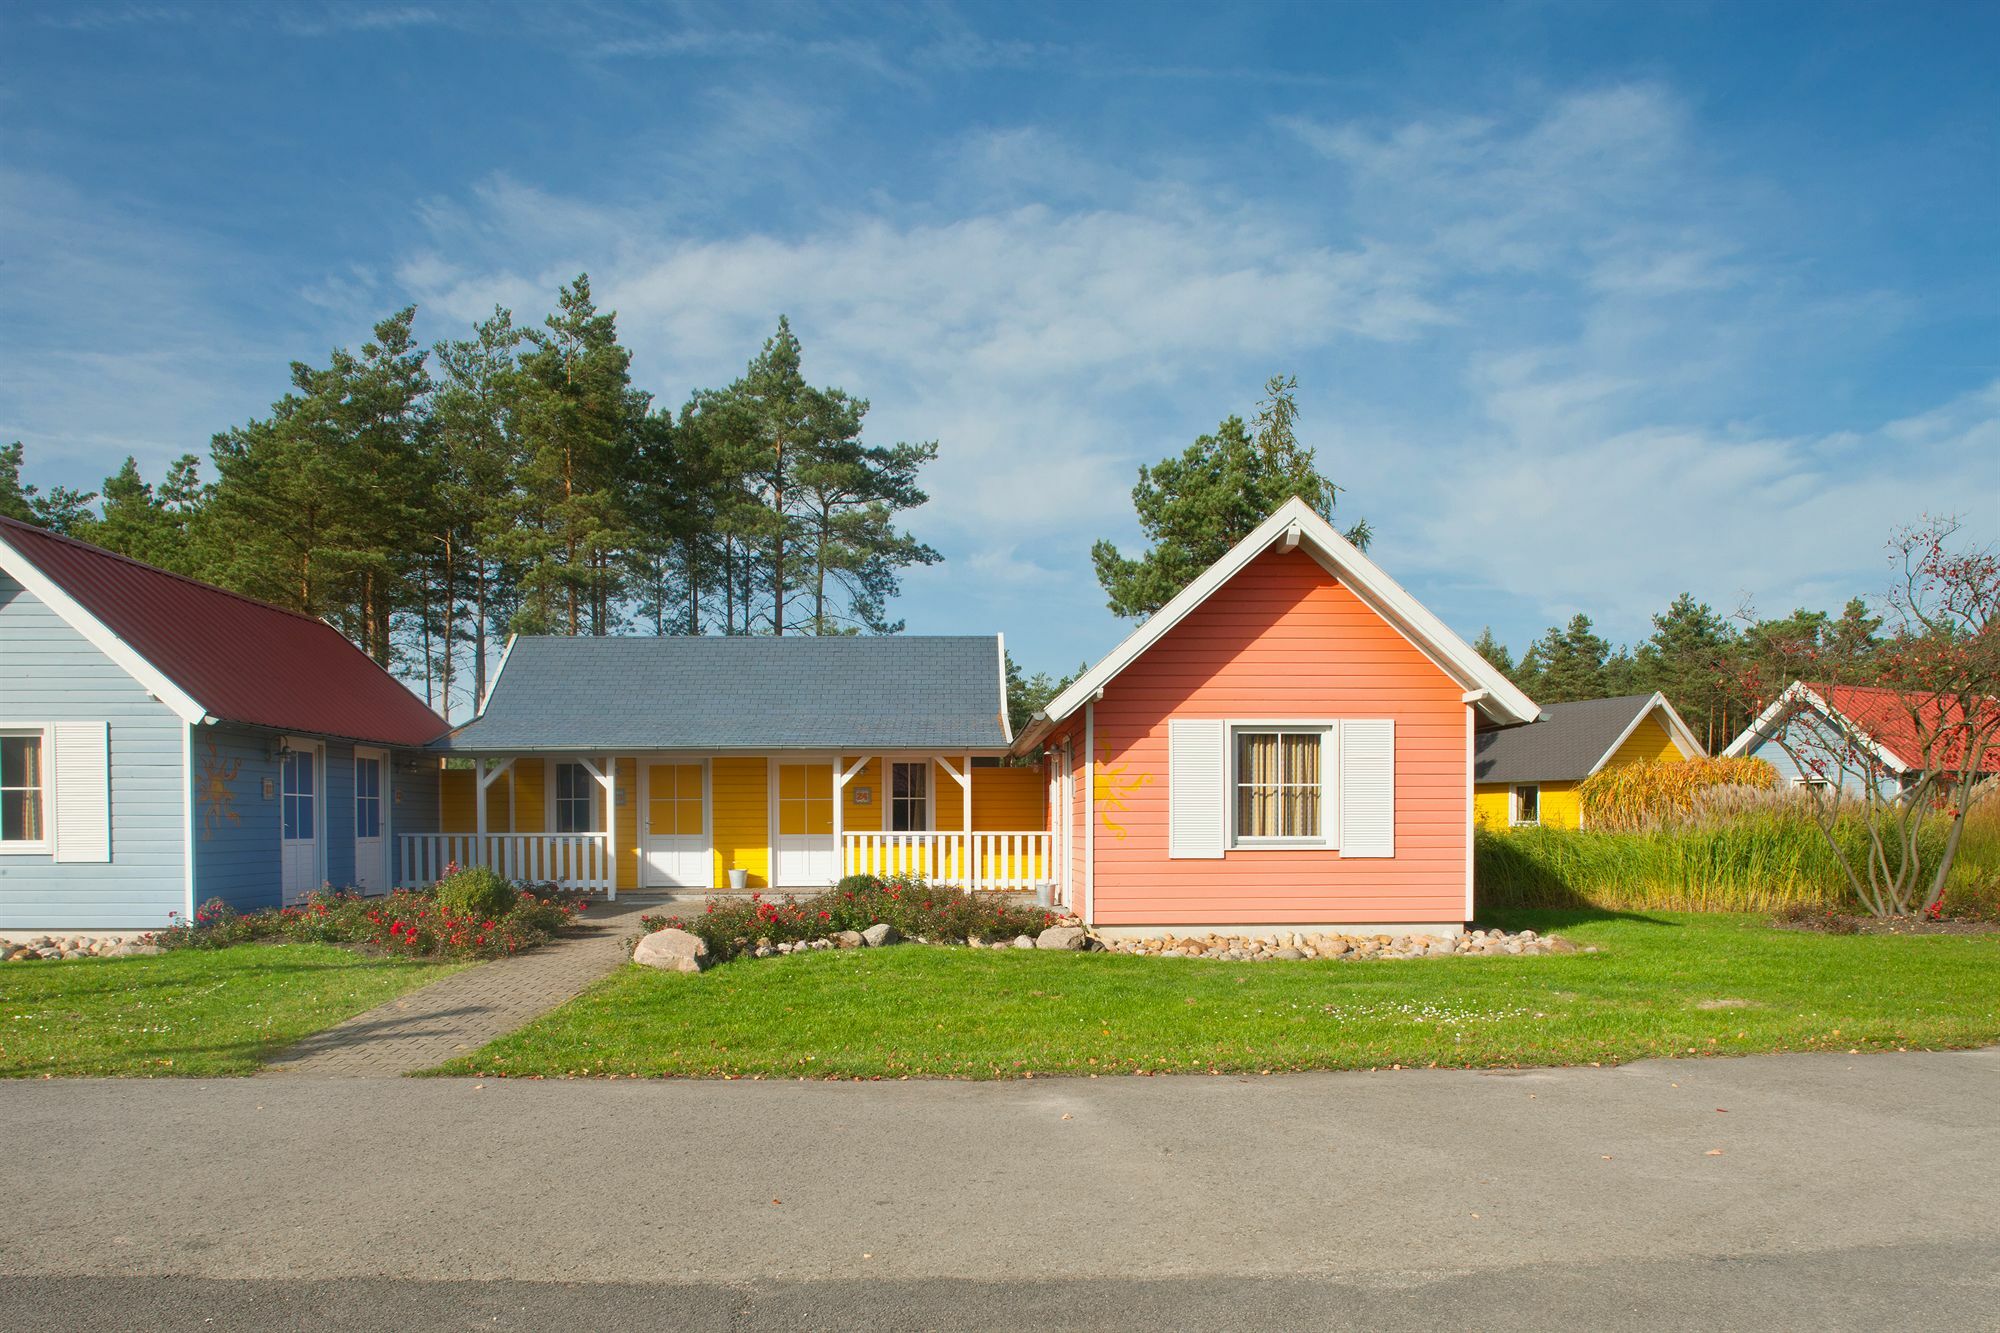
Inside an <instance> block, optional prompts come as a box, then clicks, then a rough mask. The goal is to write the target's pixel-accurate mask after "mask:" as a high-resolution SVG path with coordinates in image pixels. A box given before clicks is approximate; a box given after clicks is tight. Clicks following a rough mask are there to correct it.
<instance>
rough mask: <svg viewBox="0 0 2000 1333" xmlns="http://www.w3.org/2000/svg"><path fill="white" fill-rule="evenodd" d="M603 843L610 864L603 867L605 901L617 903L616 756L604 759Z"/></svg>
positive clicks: (607, 756) (608, 756)
mask: <svg viewBox="0 0 2000 1333" xmlns="http://www.w3.org/2000/svg"><path fill="white" fill-rule="evenodd" d="M604 842H605V851H606V852H607V853H608V854H609V856H610V858H611V863H610V864H609V865H608V866H606V867H605V871H604V873H605V877H606V878H605V886H604V889H605V892H604V896H605V900H606V901H607V902H614V903H615V902H617V901H618V756H617V755H615V754H613V755H606V756H605V758H604Z"/></svg>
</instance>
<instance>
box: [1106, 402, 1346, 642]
mask: <svg viewBox="0 0 2000 1333" xmlns="http://www.w3.org/2000/svg"><path fill="white" fill-rule="evenodd" d="M1297 387H1298V386H1297V382H1296V381H1295V380H1293V379H1291V378H1290V377H1288V376H1281V375H1274V376H1272V377H1271V379H1270V380H1269V381H1268V382H1267V383H1266V384H1265V386H1264V392H1265V396H1264V399H1263V401H1262V403H1261V404H1260V406H1259V410H1258V414H1257V429H1256V433H1255V434H1254V435H1253V434H1252V433H1251V431H1250V428H1249V427H1247V426H1245V425H1244V424H1243V419H1242V418H1241V417H1234V416H1232V417H1228V418H1226V419H1225V420H1224V421H1223V422H1222V424H1221V425H1220V426H1218V427H1217V428H1216V432H1215V434H1213V435H1203V436H1201V437H1200V438H1199V439H1197V440H1196V441H1195V442H1194V443H1193V444H1192V445H1190V446H1189V447H1188V448H1187V450H1186V451H1185V452H1183V453H1182V454H1181V455H1180V456H1179V457H1178V458H1168V459H1163V460H1162V461H1160V462H1159V463H1156V464H1154V465H1152V466H1151V467H1143V466H1142V467H1141V468H1140V469H1139V483H1138V485H1136V486H1134V487H1133V488H1132V507H1133V508H1134V509H1136V510H1137V511H1138V515H1139V526H1140V528H1141V530H1143V531H1144V532H1145V534H1146V539H1147V541H1148V542H1149V543H1150V546H1149V549H1148V550H1147V551H1146V553H1145V554H1144V555H1142V556H1140V557H1139V558H1137V559H1132V558H1129V557H1127V556H1125V555H1123V554H1121V553H1120V552H1119V550H1118V548H1117V546H1116V545H1114V544H1113V543H1111V542H1109V541H1100V542H1098V543H1096V544H1095V545H1094V546H1092V547H1091V551H1090V558H1091V563H1092V564H1093V565H1094V566H1095V568H1096V571H1097V581H1098V583H1100V584H1101V585H1102V586H1103V588H1104V591H1105V594H1106V596H1107V598H1108V602H1109V605H1110V607H1111V610H1112V612H1113V613H1114V614H1116V615H1121V616H1140V617H1143V616H1149V615H1151V614H1152V613H1153V612H1155V611H1157V610H1159V609H1160V608H1161V607H1162V606H1164V605H1166V603H1167V602H1168V601H1169V600H1170V599H1171V598H1172V597H1173V596H1174V594H1176V593H1178V592H1179V591H1180V590H1181V589H1182V588H1185V587H1186V586H1187V585H1188V584H1189V583H1190V582H1192V581H1193V580H1194V579H1195V577H1196V576H1197V575H1199V574H1200V573H1201V572H1202V571H1203V570H1204V569H1207V568H1208V567H1209V566H1210V565H1212V564H1214V563H1215V562H1216V561H1217V560H1219V559H1221V558H1222V556H1223V555H1225V554H1226V553H1227V552H1228V551H1229V549H1230V548H1231V547H1232V546H1234V545H1236V543H1237V542H1239V541H1241V540H1243V538H1245V537H1246V536H1248V535H1249V534H1250V532H1251V531H1252V530H1253V529H1254V528H1255V527H1256V526H1257V525H1258V524H1259V523H1262V522H1263V521H1264V520H1265V519H1266V518H1268V517H1269V516H1270V514H1271V512H1272V511H1273V510H1275V509H1277V508H1278V506H1279V505H1281V504H1283V503H1284V502H1285V501H1286V500H1289V499H1291V498H1293V497H1294V496H1297V497H1298V498H1300V499H1302V500H1304V501H1305V502H1306V503H1307V504H1308V505H1310V506H1312V508H1313V510H1314V511H1315V512H1317V513H1318V514H1319V515H1320V516H1321V517H1323V518H1326V519H1328V520H1329V521H1331V519H1332V517H1333V507H1334V501H1335V499H1336V498H1337V497H1338V495H1339V490H1340V488H1339V487H1337V486H1335V485H1334V484H1333V482H1332V481H1331V480H1329V479H1328V478H1327V477H1326V476H1325V475H1324V474H1323V473H1321V472H1320V471H1319V469H1318V468H1317V467H1316V466H1315V465H1314V462H1313V457H1312V454H1311V452H1310V451H1309V450H1307V449H1305V448H1304V447H1302V446H1301V445H1300V444H1299V442H1298V437H1297V434H1296V430H1295V427H1296V423H1297V421H1298V403H1297ZM1346 535H1347V539H1348V540H1349V541H1351V542H1353V543H1354V544H1355V545H1356V546H1359V547H1362V548H1364V549H1365V548H1366V546H1367V544H1368V540H1369V537H1370V536H1371V532H1370V529H1369V526H1368V522H1367V520H1366V519H1363V520H1361V521H1359V522H1357V523H1356V524H1354V526H1353V527H1351V528H1349V529H1348V531H1347V534H1346Z"/></svg>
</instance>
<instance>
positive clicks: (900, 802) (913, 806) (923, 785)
mask: <svg viewBox="0 0 2000 1333" xmlns="http://www.w3.org/2000/svg"><path fill="white" fill-rule="evenodd" d="M930 820H931V765H930V761H929V760H928V759H925V760H919V761H917V762H915V763H903V762H901V761H900V760H899V761H896V762H893V763H891V764H890V765H889V829H890V831H891V832H894V833H921V832H923V831H924V830H925V829H927V828H929V827H930V826H931V822H930Z"/></svg>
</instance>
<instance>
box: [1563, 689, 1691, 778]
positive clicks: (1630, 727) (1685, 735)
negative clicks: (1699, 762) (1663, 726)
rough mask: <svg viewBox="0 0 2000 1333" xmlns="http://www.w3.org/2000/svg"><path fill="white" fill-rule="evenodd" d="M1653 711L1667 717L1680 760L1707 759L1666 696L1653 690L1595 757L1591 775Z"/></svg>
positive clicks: (1607, 761)
mask: <svg viewBox="0 0 2000 1333" xmlns="http://www.w3.org/2000/svg"><path fill="white" fill-rule="evenodd" d="M1654 709H1659V710H1660V711H1662V712H1664V713H1665V714H1666V715H1667V717H1666V722H1667V735H1668V736H1669V737H1670V738H1671V739H1672V740H1673V742H1674V745H1675V746H1676V747H1677V748H1678V749H1679V750H1680V752H1681V757H1682V758H1685V759H1699V758H1706V757H1707V755H1708V752H1707V751H1706V750H1704V749H1702V748H1701V742H1700V741H1698V740H1696V739H1695V738H1694V733H1693V732H1692V731H1690V730H1688V724H1687V723H1685V722H1683V721H1681V715H1680V714H1679V713H1676V712H1675V711H1674V706H1673V705H1672V704H1670V703H1668V702H1667V696H1666V695H1664V694H1662V693H1660V692H1659V691H1658V690H1654V691H1653V697H1652V698H1650V699H1648V700H1646V702H1645V703H1643V704H1641V705H1640V706H1639V711H1638V712H1636V713H1634V714H1633V715H1632V720H1631V721H1630V722H1628V723H1626V724H1625V730H1623V731H1621V732H1619V733H1618V739H1617V740H1615V741H1613V742H1611V745H1610V748H1608V749H1607V750H1605V752H1604V753H1603V754H1601V755H1599V756H1597V762H1596V763H1594V764H1592V765H1591V766H1590V771H1591V773H1595V772H1597V770H1599V769H1600V768H1603V767H1604V766H1605V765H1606V764H1608V763H1610V762H1611V756H1612V755H1614V754H1617V753H1618V747H1619V746H1621V745H1623V744H1624V743H1625V742H1626V741H1628V740H1630V739H1632V733H1633V732H1635V731H1637V730H1638V729H1639V724H1640V723H1642V722H1644V721H1645V720H1646V719H1647V718H1649V717H1651V716H1652V715H1653V710H1654ZM1586 776H1588V775H1586Z"/></svg>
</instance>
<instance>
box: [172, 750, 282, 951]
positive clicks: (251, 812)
mask: <svg viewBox="0 0 2000 1333" xmlns="http://www.w3.org/2000/svg"><path fill="white" fill-rule="evenodd" d="M272 740H273V738H272V737H271V736H270V735H269V734H267V733H265V732H260V731H252V730H250V729H249V728H247V727H237V726H230V725H228V724H218V725H214V726H205V727H196V728H195V734H194V769H195V774H196V787H195V791H196V793H197V800H196V802H195V811H194V818H195V841H194V880H195V901H196V902H197V903H203V902H207V901H208V900H209V899H211V898H220V899H222V901H224V902H226V903H228V904H229V905H230V906H231V907H233V908H235V909H236V910H237V911H239V912H254V911H256V910H258V909H259V908H264V907H276V906H278V905H279V904H280V902H281V901H282V899H283V890H284V885H283V883H282V880H281V873H282V872H281V869H280V866H279V861H278V799H277V795H276V793H277V790H278V762H277V761H276V760H274V759H272V758H271V757H270V756H271V746H272ZM210 784H214V790H215V793H216V795H217V797H218V798H219V797H223V796H225V795H226V799H214V800H211V799H208V798H207V797H206V796H205V795H204V792H205V790H207V789H209V787H210ZM267 792H269V793H271V794H270V795H266V793H267Z"/></svg>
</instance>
